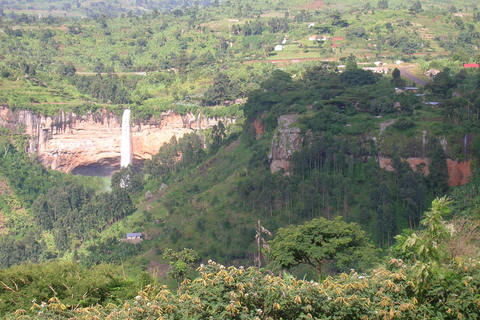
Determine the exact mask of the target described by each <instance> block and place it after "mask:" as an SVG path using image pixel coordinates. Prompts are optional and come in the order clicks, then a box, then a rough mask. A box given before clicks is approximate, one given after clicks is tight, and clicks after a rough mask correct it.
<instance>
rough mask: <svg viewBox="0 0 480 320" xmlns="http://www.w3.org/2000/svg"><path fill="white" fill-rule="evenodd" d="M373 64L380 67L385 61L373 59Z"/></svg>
mask: <svg viewBox="0 0 480 320" xmlns="http://www.w3.org/2000/svg"><path fill="white" fill-rule="evenodd" d="M373 64H374V65H376V66H377V67H381V66H383V65H385V63H383V62H382V61H375V62H374V63H373Z"/></svg>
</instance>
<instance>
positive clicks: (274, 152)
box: [268, 115, 303, 175]
mask: <svg viewBox="0 0 480 320" xmlns="http://www.w3.org/2000/svg"><path fill="white" fill-rule="evenodd" d="M297 118H298V116H297V115H286V116H281V117H280V118H278V127H277V131H276V132H275V135H274V137H273V140H272V147H271V151H270V154H269V155H268V159H269V162H270V170H271V172H272V173H273V172H277V171H279V170H280V169H283V170H284V174H286V175H288V174H290V162H291V158H292V154H293V153H294V152H295V151H298V150H300V148H301V147H302V143H303V137H302V136H301V134H300V129H299V128H298V127H297V126H296V125H295V121H296V120H297Z"/></svg>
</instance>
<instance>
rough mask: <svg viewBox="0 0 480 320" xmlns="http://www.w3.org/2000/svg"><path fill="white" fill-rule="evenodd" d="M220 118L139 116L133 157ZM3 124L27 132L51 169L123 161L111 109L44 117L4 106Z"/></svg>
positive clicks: (33, 147) (116, 120)
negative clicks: (146, 119)
mask: <svg viewBox="0 0 480 320" xmlns="http://www.w3.org/2000/svg"><path fill="white" fill-rule="evenodd" d="M133 116H134V115H133ZM218 120H219V119H212V118H203V117H201V116H200V115H197V116H195V115H193V114H187V115H185V116H182V115H179V114H176V113H174V112H172V111H169V112H164V113H163V114H162V116H161V118H160V119H158V120H156V119H151V120H149V121H146V122H140V121H134V123H133V124H132V127H131V130H132V145H133V157H134V162H135V160H136V161H143V160H146V159H150V158H151V157H152V155H154V154H156V153H157V152H158V150H159V148H160V147H161V146H162V145H163V144H164V143H167V142H168V141H170V139H171V138H172V136H176V138H177V139H178V138H181V137H182V136H183V135H184V134H186V133H189V132H192V131H194V130H199V129H201V128H202V129H204V128H208V127H211V126H213V125H216V124H218ZM221 120H222V121H223V122H224V123H230V122H232V121H233V120H231V119H221ZM0 126H3V127H7V128H9V129H12V130H15V131H16V132H18V133H20V132H23V133H25V134H28V135H29V136H30V143H29V150H28V151H29V152H31V153H36V154H37V155H38V157H39V160H40V161H41V162H42V163H43V164H44V166H45V167H48V168H52V169H55V170H59V171H63V172H71V171H72V170H74V169H75V168H78V167H85V166H90V165H111V166H118V165H119V164H120V146H121V119H120V117H119V116H117V115H115V114H114V113H112V112H108V111H107V110H102V111H100V112H97V113H88V114H87V115H84V116H78V115H75V114H74V113H72V112H62V111H60V112H59V114H58V115H57V116H42V115H39V114H35V113H33V112H30V111H26V110H18V111H14V112H12V111H11V110H10V109H8V108H5V107H3V108H2V107H0Z"/></svg>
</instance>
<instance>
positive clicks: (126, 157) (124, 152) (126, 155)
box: [120, 109, 133, 167]
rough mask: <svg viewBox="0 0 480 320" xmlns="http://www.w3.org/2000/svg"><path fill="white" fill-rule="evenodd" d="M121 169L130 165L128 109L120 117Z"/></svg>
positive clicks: (130, 139)
mask: <svg viewBox="0 0 480 320" xmlns="http://www.w3.org/2000/svg"><path fill="white" fill-rule="evenodd" d="M121 156H122V157H121V160H120V165H121V167H127V166H128V165H129V164H132V160H133V157H132V135H131V132H130V109H125V111H123V117H122V147H121Z"/></svg>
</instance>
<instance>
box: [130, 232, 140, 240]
mask: <svg viewBox="0 0 480 320" xmlns="http://www.w3.org/2000/svg"><path fill="white" fill-rule="evenodd" d="M133 239H142V234H141V233H127V240H133Z"/></svg>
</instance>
